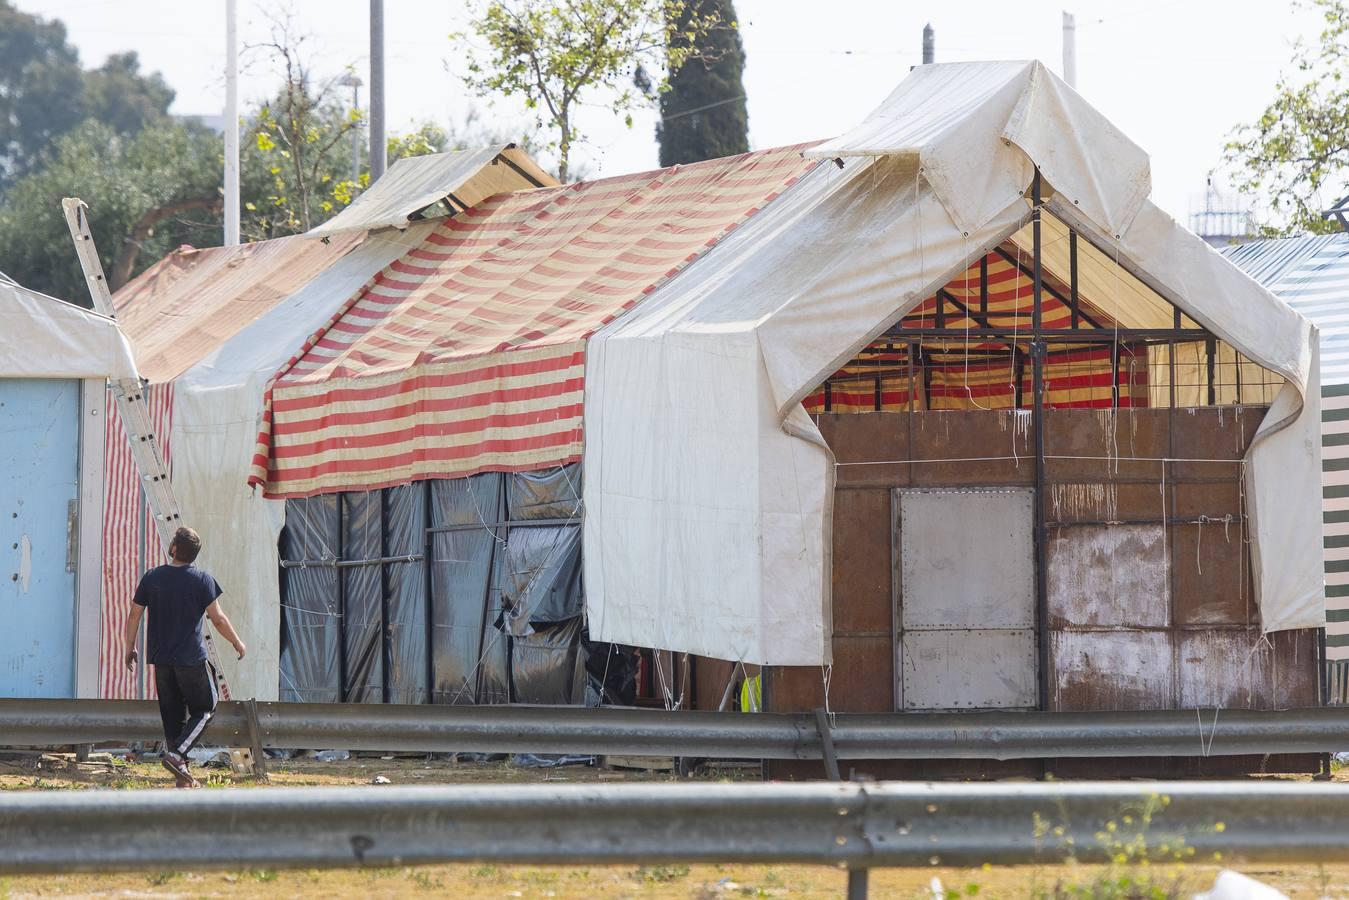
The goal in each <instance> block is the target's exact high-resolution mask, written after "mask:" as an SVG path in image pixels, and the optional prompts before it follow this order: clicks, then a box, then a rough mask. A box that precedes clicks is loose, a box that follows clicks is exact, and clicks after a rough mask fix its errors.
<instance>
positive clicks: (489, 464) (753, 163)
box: [255, 147, 811, 496]
mask: <svg viewBox="0 0 1349 900" xmlns="http://www.w3.org/2000/svg"><path fill="white" fill-rule="evenodd" d="M810 166H811V164H810V163H808V162H806V161H804V160H803V159H802V158H801V148H800V147H788V148H784V149H778V150H768V151H762V152H756V153H748V154H744V155H741V156H736V157H731V158H728V159H719V160H713V161H709V162H705V163H696V164H693V165H687V166H675V167H673V168H670V169H663V170H658V171H655V172H643V173H639V174H635V175H628V176H622V177H617V178H606V179H602V180H599V181H592V182H582V183H578V184H571V185H567V186H565V187H557V188H549V189H543V190H537V191H527V192H520V193H515V194H500V195H497V196H495V197H492V198H490V199H488V200H486V201H484V202H482V203H480V204H479V205H478V206H476V207H473V208H471V209H469V210H468V211H467V212H465V213H462V214H460V215H458V216H455V217H454V218H453V219H448V220H446V221H444V222H443V223H441V224H440V225H439V226H438V227H437V228H436V230H435V231H434V232H433V233H432V234H431V235H430V236H429V237H428V238H427V240H426V242H425V243H424V244H423V245H422V246H420V247H418V248H417V249H415V250H413V251H412V252H410V253H408V254H407V255H406V256H405V257H403V258H402V259H400V260H398V261H397V262H395V263H394V264H393V265H391V266H390V267H389V268H388V269H386V270H385V271H384V272H383V273H381V274H380V275H379V276H378V277H377V278H376V279H375V280H374V282H373V283H372V285H371V286H370V287H369V289H367V290H366V291H365V292H363V293H362V294H360V295H359V296H358V297H356V298H355V299H354V301H353V303H352V304H351V305H350V307H349V308H348V309H346V310H344V311H343V313H342V314H341V315H340V316H339V317H338V318H337V319H336V320H335V321H334V323H333V324H332V326H331V327H330V328H328V329H326V330H325V331H324V332H322V333H321V334H319V335H316V336H315V338H314V339H313V340H312V341H311V344H310V348H309V349H308V352H306V353H305V354H304V356H303V357H302V358H300V359H299V360H297V361H296V362H295V364H294V365H293V366H291V367H290V368H288V369H286V370H284V371H283V372H281V373H280V374H279V376H278V378H277V380H276V382H275V384H274V385H273V388H272V397H273V406H272V416H273V421H272V431H271V433H270V435H264V446H262V447H260V453H261V455H262V458H263V459H264V460H265V461H266V462H267V463H268V464H269V466H270V473H268V472H267V471H266V470H264V469H261V468H260V469H259V470H258V471H256V472H255V480H256V481H259V482H260V481H262V480H263V479H264V477H265V479H266V483H267V488H268V493H269V494H271V495H281V496H289V495H300V494H305V493H313V492H318V491H322V490H337V489H346V488H353V487H356V486H372V485H376V484H387V483H395V482H397V481H399V480H404V481H405V480H407V479H409V478H414V477H427V476H429V475H431V474H436V475H449V476H455V475H464V474H469V473H471V472H474V471H479V470H481V469H483V468H497V469H502V468H505V469H520V468H523V469H530V468H538V467H540V466H544V465H550V464H553V463H555V462H558V461H565V460H568V459H574V458H575V457H576V456H577V455H578V454H579V451H580V444H579V441H580V435H579V430H578V425H579V419H580V403H581V390H582V384H581V382H582V369H583V360H584V347H585V339H586V337H587V336H588V335H589V334H590V333H591V332H592V331H593V330H594V329H595V328H597V327H599V326H600V325H602V324H604V323H605V322H607V321H609V320H610V319H612V318H613V317H614V316H616V315H618V314H619V313H621V312H622V311H623V310H625V309H627V308H628V307H630V306H631V305H632V304H634V303H636V302H637V301H638V300H640V299H641V298H642V297H643V296H644V295H645V294H646V293H648V292H649V291H651V290H652V289H654V288H655V286H656V285H658V284H660V283H661V282H662V281H664V280H665V279H667V278H669V277H670V276H672V275H673V274H674V273H676V272H677V271H679V269H680V268H681V267H682V266H684V265H686V264H687V263H688V262H689V261H691V260H693V259H694V258H696V257H697V256H699V255H700V254H701V253H703V252H704V251H706V249H707V248H708V247H709V246H711V245H712V244H713V243H715V242H716V241H717V240H718V239H720V238H721V237H722V236H723V235H724V234H726V233H727V232H728V231H730V230H731V229H733V228H735V227H736V226H737V225H738V224H739V223H740V222H742V221H743V220H744V219H745V218H746V217H748V216H750V215H751V214H753V213H754V212H755V211H756V210H757V209H759V208H760V207H761V206H763V205H764V204H765V203H766V202H768V201H769V200H771V199H772V198H773V197H774V196H775V195H776V194H777V193H778V192H779V191H781V190H782V189H783V188H784V187H785V186H786V185H788V184H790V183H791V182H792V181H793V180H794V179H795V178H797V177H798V176H799V175H800V174H801V173H802V172H804V171H806V170H807V169H809V168H810ZM269 442H270V443H269ZM268 456H270V459H268Z"/></svg>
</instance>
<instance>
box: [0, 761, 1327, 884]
mask: <svg viewBox="0 0 1349 900" xmlns="http://www.w3.org/2000/svg"><path fill="white" fill-rule="evenodd" d="M1148 810H1152V814H1151V816H1150V822H1149V823H1148V824H1147V825H1144V824H1143V823H1144V822H1145V821H1146V820H1147V819H1148V818H1149V816H1148V815H1146V813H1147V811H1148ZM1126 816H1127V817H1128V818H1127V819H1126V818H1125V817H1126ZM1108 823H1114V824H1113V826H1112V825H1111V824H1108ZM1137 834H1141V835H1142V838H1141V839H1140V842H1139V846H1141V847H1144V848H1146V850H1145V851H1144V853H1143V855H1145V856H1147V855H1150V856H1153V857H1154V858H1158V859H1168V860H1169V859H1174V858H1176V857H1177V856H1179V858H1181V859H1187V860H1193V861H1196V862H1208V861H1211V860H1212V859H1213V854H1214V853H1221V854H1223V857H1224V858H1225V859H1236V860H1241V861H1247V862H1284V863H1288V862H1329V861H1343V860H1349V785H1343V784H1314V783H1296V782H1259V783H1241V782H1208V783H1185V782H1156V783H1151V784H1148V785H1138V784H1128V783H1028V784H909V783H872V784H859V783H837V784H829V783H806V784H787V783H778V784H687V783H686V784H664V785H651V784H628V785H511V786H490V787H489V786H459V787H443V786H442V787H388V788H324V789H313V788H270V789H269V788H239V789H234V790H228V791H209V790H208V791H145V790H141V791H80V792H61V793H51V792H31V793H29V792H25V793H13V792H11V793H3V794H0V874H5V873H43V872H69V871H74V870H85V871H89V870H114V869H144V868H152V869H157V870H166V869H167V870H174V869H191V870H201V869H211V868H244V867H265V868H294V867H300V868H312V867H353V866H391V865H418V864H429V863H449V862H467V861H496V862H502V863H541V864H607V863H643V864H651V863H676V862H683V863H691V862H700V863H750V862H754V863H774V862H781V863H809V864H821V865H832V866H844V867H847V868H850V869H853V870H865V869H867V868H870V867H877V866H930V865H943V866H960V867H967V866H979V865H981V864H983V863H994V864H1017V863H1032V862H1038V863H1051V862H1059V861H1063V860H1066V859H1069V858H1072V859H1076V860H1079V861H1081V862H1101V861H1106V860H1109V859H1110V858H1111V857H1113V856H1114V855H1115V854H1118V853H1119V852H1121V851H1120V847H1122V846H1124V845H1126V844H1128V843H1130V842H1132V841H1133V839H1134V837H1135V835H1137Z"/></svg>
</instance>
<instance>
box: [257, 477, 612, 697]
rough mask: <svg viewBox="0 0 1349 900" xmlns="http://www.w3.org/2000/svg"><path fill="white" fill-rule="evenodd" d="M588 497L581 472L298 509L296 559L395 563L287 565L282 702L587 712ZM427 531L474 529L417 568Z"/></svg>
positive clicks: (413, 490) (394, 492) (287, 547)
mask: <svg viewBox="0 0 1349 900" xmlns="http://www.w3.org/2000/svg"><path fill="white" fill-rule="evenodd" d="M580 488H581V486H580V477H579V469H578V467H577V466H568V467H566V468H564V469H553V470H550V471H547V472H530V473H524V474H510V475H506V474H501V473H484V474H481V475H475V476H472V477H470V478H461V479H454V480H437V481H430V482H419V483H415V484H407V485H399V486H396V487H392V488H386V489H384V490H382V491H370V492H352V493H346V494H341V495H329V496H322V497H315V498H309V499H303V500H289V501H287V507H286V509H287V525H286V531H285V532H284V533H283V537H282V558H283V559H284V560H290V561H298V560H311V561H314V560H335V559H341V560H344V561H347V562H353V561H358V560H378V559H385V560H386V561H385V562H384V563H382V564H373V565H362V566H346V567H343V568H340V569H338V568H335V567H333V566H331V565H329V566H326V567H309V568H286V569H284V570H283V577H282V585H283V588H282V590H283V600H282V630H283V641H284V647H283V651H282V673H283V674H282V681H283V685H282V696H283V697H284V698H286V699H295V700H299V699H306V700H315V701H318V700H327V701H333V700H336V699H338V698H339V697H345V699H346V700H348V701H350V702H357V703H378V702H381V701H383V700H387V701H389V702H393V703H425V702H427V701H428V699H429V700H430V701H431V702H434V703H444V704H461V703H510V702H517V703H582V702H585V699H586V696H587V691H586V677H585V665H586V660H587V658H588V654H587V652H586V647H587V643H588V642H587V641H586V639H585V636H584V626H583V624H582V612H583V609H584V594H583V588H582V584H581V535H580V515H579V514H580V503H581V500H580ZM339 502H340V503H341V527H340V529H339V527H338V503H339ZM428 511H429V520H428ZM558 520H571V523H569V524H558ZM545 522H546V523H547V524H545ZM526 523H537V524H526ZM428 526H430V527H432V528H444V527H447V526H469V527H464V528H458V527H456V528H455V529H454V530H448V531H439V532H436V533H434V534H432V535H431V539H430V548H429V549H430V552H431V557H430V560H429V562H428V561H423V560H411V561H409V560H406V559H403V558H404V557H409V556H415V555H418V554H420V553H423V552H424V551H425V550H426V549H427V547H426V540H427V538H426V528H427V527H428ZM339 531H340V533H339ZM428 565H429V567H430V570H429V577H428V571H427V566H428ZM339 578H340V579H341V592H340V593H341V596H342V598H343V608H341V609H338V606H337V604H338V599H337V598H338V595H339V590H338V579H339ZM339 645H342V649H343V650H344V651H345V653H344V654H342V655H339V652H338V651H339ZM608 649H609V648H608V647H604V648H601V652H606V653H607V652H608ZM339 659H344V660H345V666H344V667H343V666H341V665H340V664H339ZM339 669H343V671H341V672H340V673H339ZM591 680H594V679H591ZM597 687H598V686H597V685H596V688H597ZM588 693H589V694H590V695H592V696H593V697H595V698H596V699H598V698H599V696H600V695H599V692H598V689H596V690H592V691H589V692H588ZM610 693H612V692H610Z"/></svg>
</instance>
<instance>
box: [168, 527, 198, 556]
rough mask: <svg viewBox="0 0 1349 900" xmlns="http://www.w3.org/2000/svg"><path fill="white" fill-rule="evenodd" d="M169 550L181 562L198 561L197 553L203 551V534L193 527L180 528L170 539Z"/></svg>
mask: <svg viewBox="0 0 1349 900" xmlns="http://www.w3.org/2000/svg"><path fill="white" fill-rule="evenodd" d="M169 552H170V553H171V554H173V558H174V559H176V560H178V562H180V563H190V562H196V560H197V554H198V553H200V552H201V535H199V534H197V532H196V531H194V530H193V529H191V528H187V527H183V528H179V529H178V530H177V531H175V532H174V533H173V540H171V541H169Z"/></svg>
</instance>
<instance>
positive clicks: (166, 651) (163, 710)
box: [126, 528, 247, 787]
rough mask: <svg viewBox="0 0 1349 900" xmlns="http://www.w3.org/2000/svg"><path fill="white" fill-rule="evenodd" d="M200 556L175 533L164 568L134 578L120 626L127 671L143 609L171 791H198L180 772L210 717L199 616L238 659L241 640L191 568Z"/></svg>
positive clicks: (210, 688) (196, 541)
mask: <svg viewBox="0 0 1349 900" xmlns="http://www.w3.org/2000/svg"><path fill="white" fill-rule="evenodd" d="M200 552H201V538H200V537H199V536H198V535H197V533H196V532H195V531H193V530H192V529H191V528H179V529H178V531H177V532H176V533H175V534H174V535H173V540H171V541H170V542H169V559H170V562H169V563H168V564H167V565H163V566H158V567H156V568H154V569H151V570H150V571H149V572H146V573H145V575H143V576H142V577H141V582H140V585H139V586H138V587H137V588H136V595H135V596H134V597H133V598H132V600H133V601H134V602H133V603H132V605H131V614H130V616H129V617H128V618H127V623H126V665H127V668H128V669H131V670H133V671H134V670H135V668H136V635H137V632H139V630H140V621H141V614H142V613H144V612H145V610H146V609H149V610H150V624H149V627H148V628H147V629H146V640H145V657H146V662H148V663H149V664H150V665H152V666H154V667H155V690H156V691H157V692H158V694H159V716H160V718H161V719H162V720H163V722H164V757H163V764H164V768H166V769H168V770H169V771H170V772H172V773H173V777H174V779H175V781H176V782H177V786H178V787H197V786H198V784H197V780H196V779H195V778H193V777H192V773H191V772H189V771H188V767H187V752H188V751H189V750H191V749H192V747H193V746H194V745H195V744H196V743H197V741H198V740H200V739H201V735H202V732H203V731H205V730H206V725H207V723H208V722H210V721H211V716H212V715H214V714H215V704H216V699H217V698H216V689H215V673H214V672H213V671H212V669H211V664H210V663H209V662H207V660H206V644H205V642H204V641H203V640H202V631H201V629H202V617H203V616H205V617H206V618H208V619H210V620H211V624H212V625H214V626H215V629H216V631H217V632H219V633H220V636H221V637H223V638H224V639H225V640H227V641H229V642H230V644H232V645H233V646H234V650H235V652H236V653H238V654H239V658H240V659H243V658H244V652H245V650H246V649H247V648H246V647H244V642H243V641H241V640H239V635H237V634H235V632H234V626H233V625H231V624H230V620H229V618H228V617H227V616H226V615H225V612H224V610H222V609H221V608H220V602H219V600H217V599H216V598H217V597H219V596H220V593H221V591H220V585H219V584H217V583H216V580H215V579H214V578H212V577H211V576H210V575H209V574H208V573H206V572H204V571H202V570H201V569H198V568H197V567H196V566H195V565H193V563H194V562H195V561H196V559H197V554H198V553H200Z"/></svg>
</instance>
